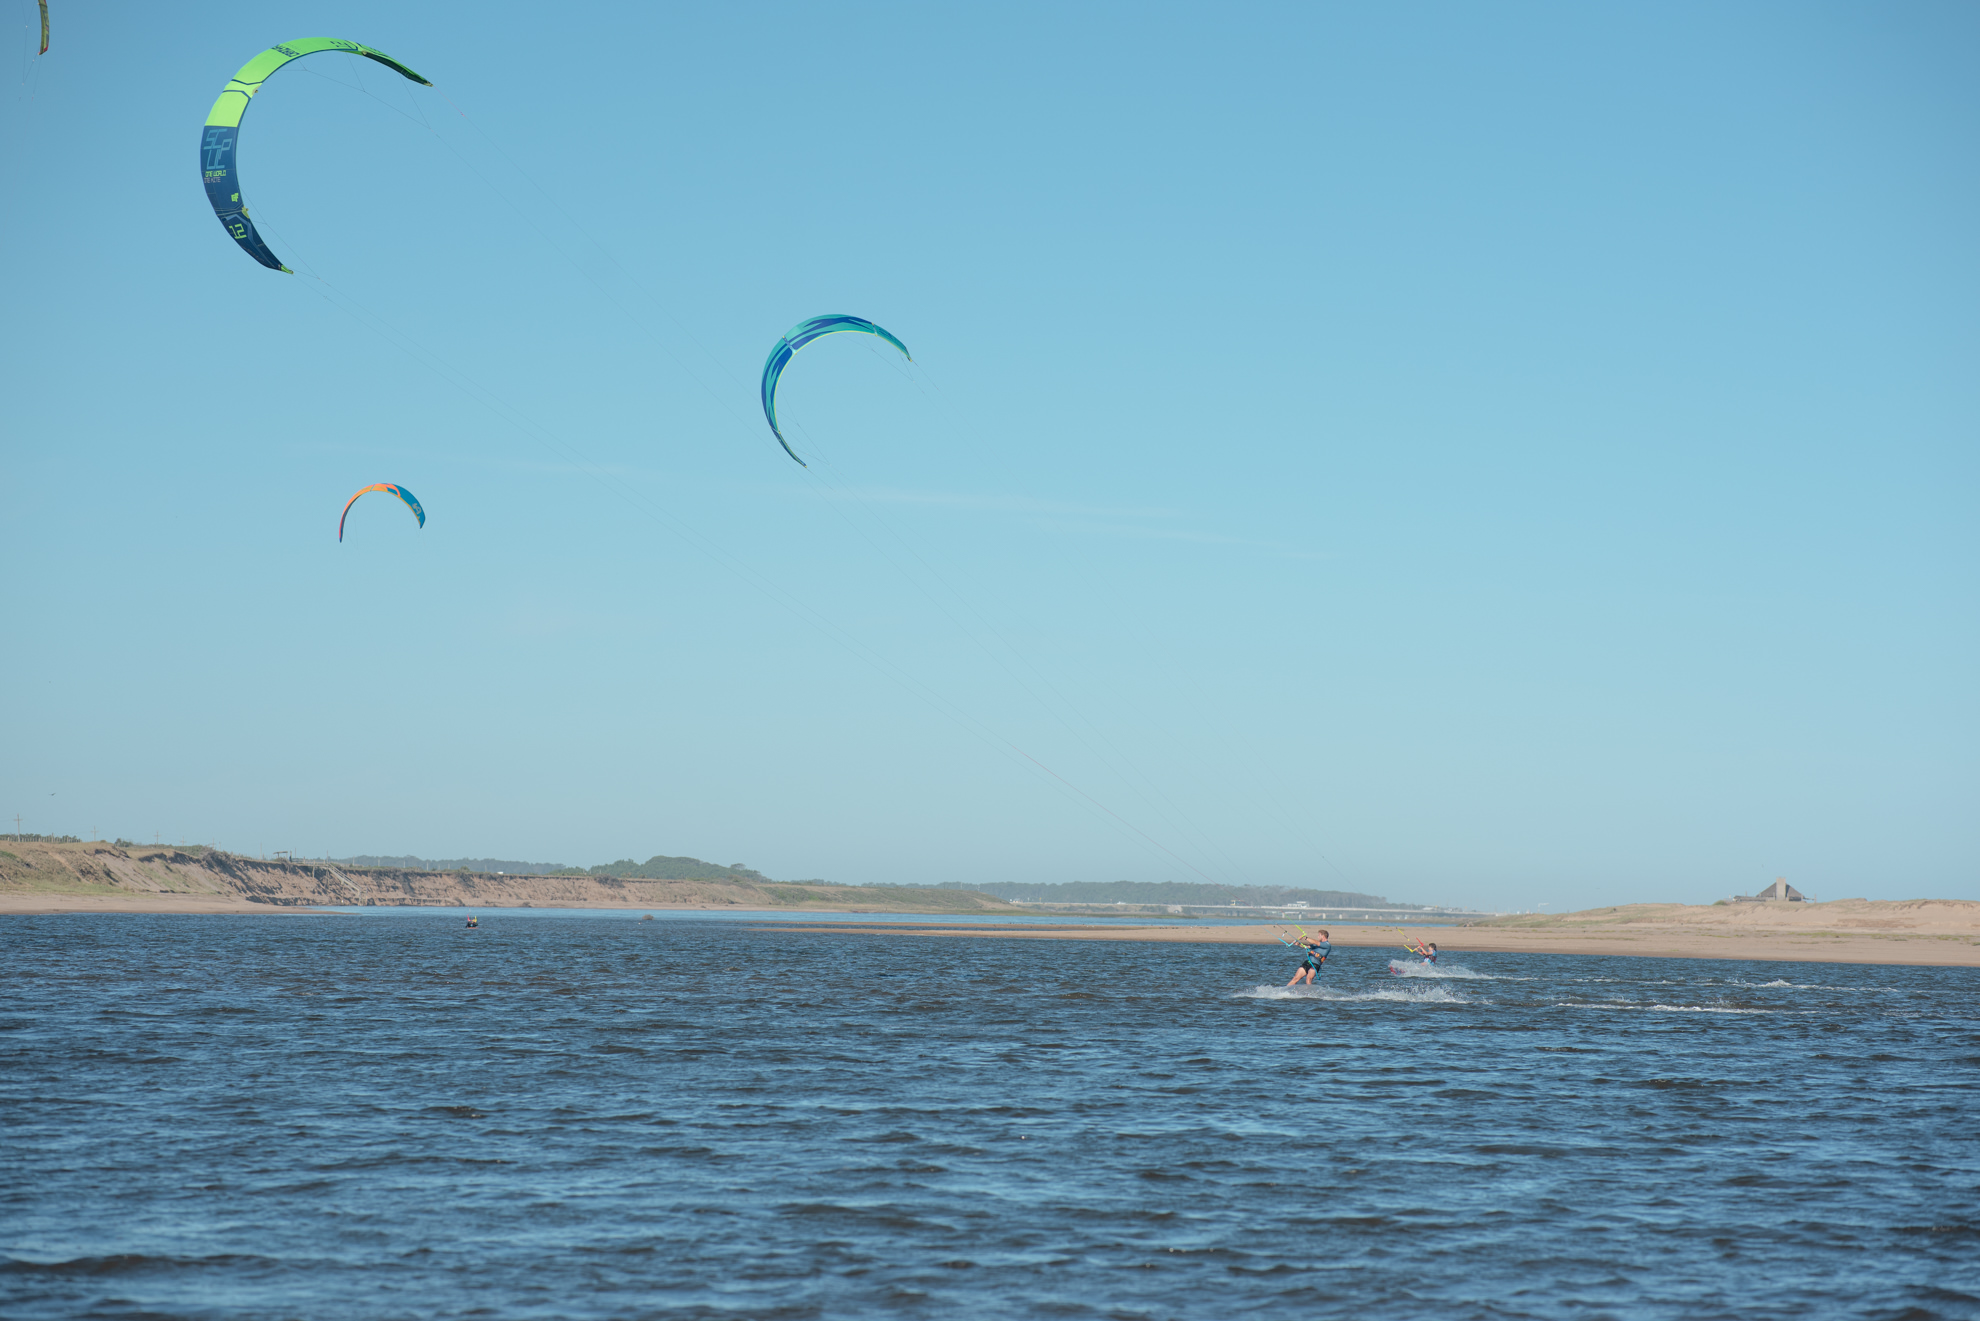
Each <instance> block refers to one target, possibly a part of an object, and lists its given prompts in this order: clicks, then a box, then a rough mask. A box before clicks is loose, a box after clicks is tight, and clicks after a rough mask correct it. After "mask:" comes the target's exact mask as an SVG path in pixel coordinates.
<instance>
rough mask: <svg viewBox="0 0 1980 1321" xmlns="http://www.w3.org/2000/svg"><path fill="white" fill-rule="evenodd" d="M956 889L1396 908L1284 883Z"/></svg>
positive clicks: (1071, 897) (1050, 898) (1047, 898)
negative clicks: (1284, 884)
mask: <svg viewBox="0 0 1980 1321" xmlns="http://www.w3.org/2000/svg"><path fill="white" fill-rule="evenodd" d="M943 888H944V889H952V890H978V891H981V892H982V893H984V894H988V895H995V896H996V897H997V898H999V899H1002V900H1005V901H1007V902H1008V901H1011V900H1016V899H1026V900H1034V901H1036V902H1038V903H1045V904H1247V905H1257V906H1261V907H1269V906H1273V905H1281V904H1297V903H1302V902H1304V903H1308V904H1311V905H1313V906H1314V907H1315V908H1395V907H1408V905H1397V904H1391V903H1390V902H1389V901H1388V900H1387V899H1384V898H1382V896H1380V895H1376V894H1358V893H1355V892H1353V891H1349V890H1295V889H1293V888H1291V887H1289V886H1282V885H1211V884H1208V883H1205V884H1200V885H1199V884H1194V883H1191V882H1185V881H1065V882H1062V883H1060V884H1057V885H1035V884H1032V883H1031V882H1028V881H988V882H985V883H984V884H982V885H967V886H965V885H961V884H958V883H956V882H950V883H948V884H947V885H945V886H944V887H943Z"/></svg>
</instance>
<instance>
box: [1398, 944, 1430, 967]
mask: <svg viewBox="0 0 1980 1321" xmlns="http://www.w3.org/2000/svg"><path fill="white" fill-rule="evenodd" d="M1403 948H1404V949H1406V950H1408V951H1409V952H1410V953H1411V954H1414V955H1416V957H1417V958H1419V959H1422V960H1423V961H1424V962H1425V963H1428V964H1432V965H1434V964H1435V963H1436V962H1437V942H1436V941H1434V940H1433V941H1431V942H1430V943H1429V944H1427V945H1426V944H1424V943H1423V942H1422V941H1412V942H1411V943H1410V944H1408V945H1405V946H1403Z"/></svg>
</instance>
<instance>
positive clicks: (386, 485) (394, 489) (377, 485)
mask: <svg viewBox="0 0 1980 1321" xmlns="http://www.w3.org/2000/svg"><path fill="white" fill-rule="evenodd" d="M373 491H390V492H391V493H392V494H393V495H396V496H398V497H399V498H400V499H401V500H403V501H405V502H406V508H408V509H410V510H412V511H413V517H414V518H417V519H418V520H419V525H420V526H421V527H425V526H426V511H425V510H424V509H421V508H420V507H419V501H417V500H415V499H413V493H412V492H411V491H408V490H407V489H406V488H405V487H403V486H394V485H393V484H392V483H390V482H373V483H372V484H371V485H369V486H367V487H365V488H364V489H363V490H361V491H359V492H358V493H357V495H354V496H352V497H351V498H350V499H348V500H346V501H344V512H343V513H341V514H339V515H337V540H339V541H342V540H343V539H344V520H345V519H346V518H349V517H350V514H351V506H352V505H354V504H356V503H357V502H358V495H369V494H370V493H371V492H373Z"/></svg>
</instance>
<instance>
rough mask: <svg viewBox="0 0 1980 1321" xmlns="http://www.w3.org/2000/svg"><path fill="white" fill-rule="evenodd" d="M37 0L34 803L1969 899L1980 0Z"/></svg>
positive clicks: (25, 699) (1620, 892) (308, 831)
mask: <svg viewBox="0 0 1980 1321" xmlns="http://www.w3.org/2000/svg"><path fill="white" fill-rule="evenodd" d="M7 4H8V6H9V9H10V12H11V14H12V17H13V18H14V19H16V20H18V23H19V32H20V37H19V42H20V45H21V49H20V50H19V51H17V52H13V54H15V56H16V58H14V59H13V60H12V62H11V65H10V69H11V71H12V72H13V74H14V76H15V78H16V80H17V81H16V85H15V88H14V96H13V98H12V100H11V102H10V104H9V106H8V109H7V112H6V114H7V127H6V133H5V146H4V150H5V151H6V153H7V159H6V162H5V169H6V173H7V177H8V178H10V179H11V180H13V181H14V182H13V184H12V186H10V187H9V188H8V189H7V190H6V192H5V200H4V210H0V225H4V245H0V250H3V251H4V252H5V253H6V267H7V270H8V284H7V296H6V303H5V306H6V315H5V320H4V325H5V331H4V334H5V339H4V342H3V343H0V387H4V392H5V397H6V399H7V400H8V404H7V409H6V414H5V417H6V422H5V429H4V443H3V444H0V493H4V500H5V507H4V519H3V520H0V566H4V569H5V576H4V580H3V581H4V588H5V594H6V595H5V604H4V607H0V620H4V621H5V626H4V635H0V691H4V694H5V700H6V715H5V718H4V720H0V749H3V751H0V808H4V814H5V815H6V816H7V817H9V818H11V817H12V816H13V815H14V814H15V813H16V812H19V813H20V814H21V815H22V817H23V825H24V828H26V829H29V830H40V831H45V832H51V833H52V832H69V833H78V834H84V833H89V832H91V831H99V832H102V833H104V834H106V835H116V834H122V835H126V836H129V837H132V838H142V839H145V840H149V839H151V838H152V836H153V833H154V832H158V833H160V834H161V835H162V836H163V838H165V839H166V840H168V841H176V840H179V839H181V838H183V839H186V840H189V841H209V840H210V841H217V842H219V843H220V844H221V845H222V846H223V847H228V848H233V849H238V850H244V851H249V852H255V851H262V850H272V849H278V848H293V849H297V850H303V851H309V852H322V851H324V850H330V851H332V852H334V853H337V854H351V853H360V852H367V853H368V852H378V853H399V852H409V853H419V854H423V855H425V856H429V857H431V856H457V855H462V854H467V855H474V856H482V855H493V856H502V857H511V858H524V859H540V860H559V861H567V862H577V863H593V862H600V861H606V860H610V859H613V858H618V857H626V856H631V857H636V858H645V857H646V856H648V855H650V854H653V853H674V854H693V855H696V856H700V857H704V858H708V859H712V860H714V861H718V862H736V861H740V862H745V863H747V864H749V865H751V866H754V867H758V868H760V869H762V870H763V871H765V872H768V873H769V874H771V875H773V876H778V877H783V878H806V877H823V878H826V879H829V880H836V881H886V882H901V883H913V882H932V881H963V882H972V881H982V880H990V879H1011V878H1026V879H1033V880H1039V881H1059V880H1075V879H1100V880H1112V879H1135V880H1160V879H1175V880H1196V879H1201V878H1203V877H1205V876H1207V877H1209V878H1211V879H1216V880H1224V881H1243V882H1264V883H1289V884H1309V885H1319V886H1346V887H1352V888H1355V889H1362V890H1371V891H1375V892H1378V893H1383V894H1387V895H1390V896H1392V897H1394V898H1398V899H1408V900H1418V901H1446V902H1463V903H1475V904H1481V905H1492V906H1508V907H1532V906H1535V905H1538V904H1541V903H1547V904H1551V905H1553V906H1555V907H1556V908H1563V907H1581V906H1586V905H1590V904H1597V903H1609V902H1619V901H1625V900H1634V899H1683V900H1689V901H1709V900H1711V899H1715V898H1718V897H1721V896H1723V895H1726V894H1728V893H1732V892H1734V891H1746V892H1750V891H1753V890H1756V889H1758V888H1759V887H1760V886H1762V885H1763V884H1765V883H1767V882H1768V881H1770V880H1772V878H1773V877H1775V876H1777V875H1785V876H1787V877H1789V878H1790V880H1792V881H1793V882H1794V883H1795V884H1797V885H1799V886H1801V887H1802V888H1803V889H1805V890H1809V891H1813V892H1815V893H1817V894H1818V895H1820V896H1822V897H1824V898H1840V897H1844V896H1849V895H1867V896H1870V897H1876V898H1898V897H1907V896H1916V895H1940V896H1957V897H1966V898H1980V867H1977V866H1976V863H1980V825H1976V822H1980V812H1976V810H1975V805H1976V803H1980V783H1977V782H1976V781H1977V780H1980V776H1976V761H1977V760H1980V754H1976V749H1980V721H1977V720H1976V683H1975V679H1976V676H1980V636H1977V633H1980V627H1977V625H1980V612H1976V605H1980V593H1976V568H1977V567H1980V554H1976V551H1980V546H1977V545H1976V507H1977V506H1976V495H1980V482H1977V481H1976V476H1977V475H1980V474H1976V445H1975V442H1976V438H1977V437H1980V427H1976V424H1977V423H1980V374H1977V373H1976V366H1977V365H1980V352H1976V351H1977V350H1980V337H1977V336H1976V330H1977V329H1980V280H1976V275H1977V274H1980V262H1977V261H1976V257H1977V256H1980V244H1976V241H1975V236H1976V235H1980V188H1977V187H1976V184H1980V10H1976V9H1975V8H1974V7H1973V6H1971V5H1961V4H1915V5H1903V6H1888V5H1868V4H1862V5H1824V4H1805V3H1793V4H1747V5H1738V6H1724V5H1713V4H1696V5H1664V6H1656V7H1653V8H1649V9H1644V8H1630V7H1622V6H1587V5H1578V4H1559V5H1511V6H1490V7H1481V6H1477V5H1472V4H1462V3H1458V4H1448V5H1438V4H1408V5H1365V6H1319V5H1286V6H1280V7H1272V6H1263V5H1259V6H1249V7H1233V6H1224V5H1215V6H1213V5H1207V4H1206V5H1200V6H1193V7H1183V6H1171V5H1147V4H1135V5H1127V4H1121V5H1111V6H1100V5H1086V6H1073V7H1067V6H1064V5H1057V4H1054V5H997V6H979V7H971V8H964V7H960V6H929V5H918V4H917V5H908V4H900V5H879V4H873V5H859V6H849V5H817V4H809V5H798V4H791V5H778V6H665V7H662V6H648V5H623V6H603V5H597V6H554V5H552V6H546V5H544V4H542V3H540V0H533V2H532V3H527V4H522V3H516V4H507V3H477V4H472V5H470V4H457V3H429V4H421V5H406V4H402V3H401V4H371V3H355V2H353V3H338V4H314V3H311V4H269V3H253V4H248V3H212V4H203V5H198V6H192V7H186V6H160V5H148V4H136V3H125V4H83V3H61V2H60V0H57V2H56V3H52V4H51V9H52V10H53V18H54V44H53V49H51V50H50V52H49V54H48V55H47V56H46V57H45V58H43V59H41V60H40V61H38V62H37V61H36V60H34V58H33V55H32V51H31V50H30V49H28V48H27V46H26V43H27V41H28V40H29V36H28V26H29V25H30V24H31V23H32V22H33V16H34V5H33V4H31V3H27V2H26V0H7ZM305 36H334V37H343V38H347V39H351V40H356V41H362V42H365V43H367V44H370V45H373V46H376V47H378V48H380V49H383V50H385V51H387V52H389V53H391V54H392V55H394V56H395V57H397V58H398V59H400V60H402V61H404V62H406V63H408V64H410V65H411V66H412V67H414V68H416V69H418V70H420V71H421V72H422V73H424V74H425V75H426V76H427V77H429V78H431V79H432V80H433V81H434V83H435V84H436V88H435V89H434V90H430V91H429V90H427V89H424V88H419V87H415V86H413V85H412V84H409V83H405V82H404V81H403V80H400V79H397V78H396V77H395V76H394V75H392V74H391V73H390V72H389V71H387V70H385V69H383V68H382V67H379V66H377V65H372V64H369V63H366V62H363V61H358V60H353V59H350V58H348V57H344V56H338V55H320V56H315V57H312V58H310V59H308V60H305V61H302V62H299V63H297V64H294V65H291V66H289V67H288V68H287V69H285V70H283V71H282V72H280V73H278V74H277V75H276V76H275V77H274V78H273V79H272V80H271V81H270V82H269V84H268V86H267V88H266V90H265V91H264V92H263V94H262V95H261V96H259V97H258V98H257V99H256V102H255V104H254V106H253V108H252V110H251V112H250V113H249V115H248V117H247V121H246V125H245V127H244V130H243V147H242V151H241V168H242V176H243V178H244V180H245V181H246V185H247V192H248V197H249V200H250V201H251V202H252V203H253V205H254V208H255V214H256V217H257V219H258V220H260V221H261V222H262V224H263V232H264V234H265V235H266V236H267V237H268V238H269V240H270V242H271V245H272V246H273V247H274V248H275V250H276V251H277V252H278V253H280V254H282V255H284V256H285V257H289V258H291V260H290V263H289V264H290V265H292V266H294V267H295V268H296V269H297V270H298V271H299V272H301V274H299V275H297V276H294V277H290V276H284V275H279V274H276V273H272V272H269V271H266V270H263V269H262V268H261V267H259V266H257V265H255V264H254V263H253V262H252V261H251V260H250V259H249V258H248V257H247V256H246V255H244V254H243V253H242V252H240V251H239V250H238V249H237V248H236V247H235V246H234V245H233V243H232V242H230V241H229V240H228V238H227V237H226V235H225V234H223V233H222V232H221V229H220V226H219V224H218V222H217V221H216V220H215V219H214V217H213V214H212V212H211V210H210V209H209V207H208V206H207V204H206V201H205V198H204V196H203V194H202V192H201V189H200V182H199V170H198V165H199V161H198V157H197V153H196V150H195V148H196V145H197V141H198V136H199V126H200V122H201V120H202V119H203V118H204V116H205V113H206V109H207V107H208V105H209V104H210V103H211V101H212V99H213V97H214V95H215V93H216V92H217V91H218V89H219V88H220V86H221V84H222V83H223V82H224V81H225V79H226V78H227V75H228V74H230V73H231V72H232V71H233V70H234V69H235V68H236V67H237V66H239V65H240V64H241V63H243V62H244V61H246V60H247V59H248V58H249V57H250V56H251V55H253V54H255V53H256V52H257V51H260V50H262V49H263V48H265V47H267V46H269V45H272V44H274V43H275V42H277V41H281V40H287V39H291V38H298V37H305ZM462 112H465V117H463V113H462ZM822 312H850V313H854V314H857V315H861V316H866V317H870V318H872V319H874V320H876V321H878V322H880V323H881V324H883V325H885V326H887V327H888V328H890V329H891V330H893V331H894V332H895V333H896V334H898V335H899V336H900V337H901V338H902V339H904V340H905V341H906V342H907V343H908V344H909V346H910V347H911V348H912V349H913V350H914V353H915V357H916V362H917V365H916V366H914V367H911V368H910V367H907V366H906V365H905V364H902V363H901V362H899V360H898V358H897V357H895V358H891V359H890V357H889V355H888V353H887V352H884V351H881V350H883V349H884V346H880V345H876V344H875V343H874V342H872V341H870V340H869V339H867V338H865V337H855V336H837V337H834V338H831V339H827V340H824V341H821V342H819V343H817V344H814V345H813V346H811V347H810V348H808V349H806V350H805V351H804V352H803V353H802V354H801V355H800V356H799V357H798V359H797V360H796V362H795V364H794V365H793V366H792V368H791V370H790V371H789V372H788V373H787V375H786V377H785V386H784V389H783V392H782V396H781V398H780V408H781V411H782V413H783V416H784V417H785V418H786V419H787V421H788V423H789V424H790V426H789V429H790V433H791V436H792V440H793V443H794V445H796V446H797V448H798V449H799V450H800V452H801V453H806V454H807V455H814V456H818V460H819V461H818V462H816V463H815V464H814V466H813V468H812V469H811V470H810V471H808V472H807V471H806V470H802V469H800V468H798V467H797V466H796V465H795V464H793V463H791V462H790V460H789V459H787V458H785V457H784V455H783V453H782V452H781V451H780V450H779V449H778V448H777V446H776V444H775V442H774V440H773V439H772V438H771V436H770V435H769V433H768V431H767V429H766V428H765V427H764V426H763V424H762V422H761V417H760V413H759V412H758V409H757V402H756V380H757V373H758V371H759V370H760V367H761V364H762V361H763V357H764V354H765V353H766V352H767V351H768V349H769V347H770V345H771V343H772V342H773V341H774V340H775V339H776V338H777V336H778V335H779V334H780V333H782V332H783V331H784V330H785V328H787V327H788V326H790V325H791V324H793V323H794V322H796V321H798V320H800V319H802V318H804V317H807V316H811V315H815V314H818V313H822ZM375 481H395V482H400V483H403V484H404V485H405V486H407V487H408V488H409V489H411V490H412V491H413V492H414V493H416V494H417V495H418V496H419V498H420V499H421V501H423V502H424V504H425V506H426V509H427V513H428V523H427V526H426V528H425V529H424V530H423V531H422V530H420V529H418V528H417V527H415V526H414V524H413V522H412V520H411V518H410V517H409V516H408V515H407V514H406V512H405V510H404V509H403V508H402V507H399V506H398V505H397V504H396V502H392V501H390V500H388V499H385V498H381V497H368V498H367V499H366V500H365V501H363V502H360V504H359V505H358V506H357V508H356V509H354V510H353V511H352V515H351V526H350V531H349V535H348V537H347V539H346V541H345V542H344V543H343V544H341V545H340V544H338V542H337V540H336V536H335V528H336V519H337V513H338V510H339V508H340V506H341V505H342V503H343V500H344V498H345V497H346V496H347V495H348V494H349V493H350V492H351V491H353V490H355V489H357V488H358V487H359V486H362V485H364V484H367V483H370V482H375ZM1041 764H1042V765H1043V766H1045V767H1049V768H1050V770H1051V772H1053V773H1054V774H1055V775H1056V777H1058V778H1054V775H1052V774H1047V773H1046V772H1045V771H1044V770H1041V769H1039V767H1040V765H1041ZM1068 785H1070V786H1073V787H1070V788H1069V787H1068ZM9 824H11V822H10V823H9Z"/></svg>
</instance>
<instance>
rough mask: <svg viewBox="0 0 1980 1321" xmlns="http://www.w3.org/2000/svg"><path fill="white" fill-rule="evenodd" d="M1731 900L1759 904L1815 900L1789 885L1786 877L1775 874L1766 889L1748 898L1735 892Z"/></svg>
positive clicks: (1795, 902)
mask: <svg viewBox="0 0 1980 1321" xmlns="http://www.w3.org/2000/svg"><path fill="white" fill-rule="evenodd" d="M1733 902H1734V903H1741V904H1760V903H1769V902H1772V903H1790V904H1809V903H1813V902H1815V901H1814V900H1812V899H1810V898H1809V897H1808V896H1807V895H1805V894H1803V893H1802V892H1801V891H1799V890H1797V889H1795V888H1794V887H1793V886H1792V885H1789V884H1788V883H1787V877H1785V876H1776V877H1775V878H1774V883H1773V884H1772V885H1770V886H1768V887H1767V888H1766V889H1764V890H1762V891H1761V892H1760V893H1759V894H1756V895H1754V896H1752V897H1751V898H1748V897H1747V896H1746V895H1743V894H1736V895H1734V896H1733Z"/></svg>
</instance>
